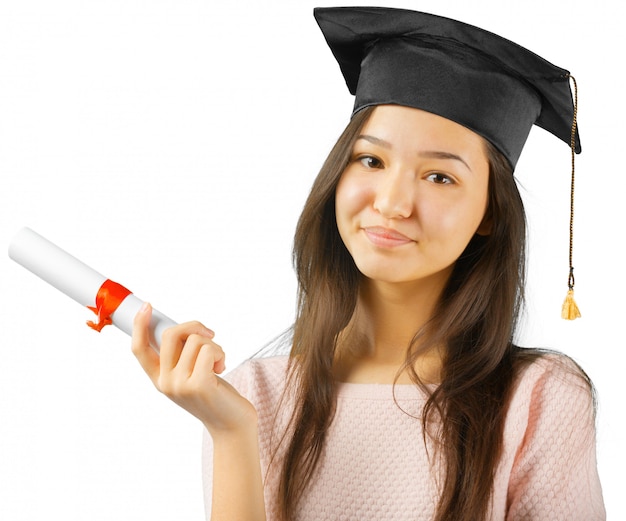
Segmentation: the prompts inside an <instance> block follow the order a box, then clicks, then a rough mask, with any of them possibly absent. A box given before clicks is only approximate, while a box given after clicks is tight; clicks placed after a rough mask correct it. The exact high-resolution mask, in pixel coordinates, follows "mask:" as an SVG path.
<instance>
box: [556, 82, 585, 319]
mask: <svg viewBox="0 0 626 521" xmlns="http://www.w3.org/2000/svg"><path fill="white" fill-rule="evenodd" d="M569 78H571V80H572V82H573V83H574V119H573V121H572V134H571V141H570V148H571V150H572V185H571V191H570V213H569V277H568V280H567V286H568V288H569V290H568V291H567V296H566V297H565V302H563V307H562V308H561V317H562V318H564V319H566V320H575V319H577V318H579V317H580V316H581V315H580V310H579V309H578V305H577V304H576V301H575V300H574V265H573V261H572V259H573V253H574V180H575V175H574V172H575V169H574V164H575V157H576V125H577V116H578V86H577V85H576V79H575V78H574V76H572V75H571V74H570V75H569Z"/></svg>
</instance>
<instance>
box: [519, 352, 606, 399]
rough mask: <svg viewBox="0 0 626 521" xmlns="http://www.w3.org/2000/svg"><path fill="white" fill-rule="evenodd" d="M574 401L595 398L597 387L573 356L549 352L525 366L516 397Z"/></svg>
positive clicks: (520, 373)
mask: <svg viewBox="0 0 626 521" xmlns="http://www.w3.org/2000/svg"><path fill="white" fill-rule="evenodd" d="M516 397H517V398H518V399H519V398H523V399H526V400H528V401H530V402H537V401H554V400H558V401H559V402H561V405H563V403H562V401H563V400H565V401H573V400H580V399H584V401H585V402H588V403H590V402H591V401H593V399H594V389H593V385H592V383H591V381H590V380H589V377H588V376H587V374H586V373H585V372H584V370H583V369H582V368H581V367H580V366H579V365H578V364H577V363H576V362H575V361H574V360H573V359H571V358H570V357H568V356H566V355H564V354H560V353H556V352H545V353H543V354H541V355H540V356H539V357H538V358H537V359H535V360H534V361H532V362H530V363H528V364H526V365H525V366H523V367H522V368H521V369H520V371H519V374H518V376H517V380H516V383H515V388H514V394H513V399H515V398H516Z"/></svg>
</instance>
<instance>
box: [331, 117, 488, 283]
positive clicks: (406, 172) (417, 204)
mask: <svg viewBox="0 0 626 521" xmlns="http://www.w3.org/2000/svg"><path fill="white" fill-rule="evenodd" d="M488 185H489V163H488V160H487V155H486V151H485V145H484V141H483V138H481V137H480V136H479V135H478V134H475V133H474V132H472V131H471V130H469V129H467V128H465V127H463V126H461V125H459V124H457V123H454V122H452V121H450V120H448V119H445V118H442V117H440V116H437V115H434V114H431V113H428V112H424V111H422V110H418V109H414V108H409V107H403V106H399V105H381V106H378V107H376V109H375V110H374V111H373V113H372V115H371V116H370V118H369V120H368V121H367V123H366V124H365V126H364V127H363V128H362V130H361V132H360V134H359V137H358V138H357V140H356V143H355V145H354V148H353V150H352V155H351V159H350V162H349V163H348V166H347V167H346V169H345V170H344V172H343V174H342V176H341V179H340V180H339V184H338V186H337V191H336V198H335V206H336V215H337V226H338V228H339V233H340V235H341V238H342V239H343V242H344V244H345V245H346V247H347V249H348V251H349V252H350V254H351V255H352V257H353V259H354V261H355V263H356V265H357V267H358V268H359V270H360V271H361V273H363V274H364V275H365V276H366V277H368V278H370V279H373V280H379V281H386V282H412V281H418V280H420V279H424V278H428V277H433V276H437V277H445V280H447V278H448V276H449V274H450V273H451V270H452V267H453V265H454V263H455V261H456V260H457V259H458V258H459V256H460V255H461V253H462V252H463V250H464V249H465V247H466V246H467V244H468V243H469V241H470V239H471V238H472V237H473V236H474V234H475V233H480V234H487V233H489V223H487V222H484V217H485V211H486V208H487V201H488Z"/></svg>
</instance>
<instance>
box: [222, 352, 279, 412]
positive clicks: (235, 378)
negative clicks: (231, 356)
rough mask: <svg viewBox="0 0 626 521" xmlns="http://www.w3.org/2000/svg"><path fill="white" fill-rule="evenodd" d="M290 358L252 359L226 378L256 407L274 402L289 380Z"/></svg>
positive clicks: (225, 377)
mask: <svg viewBox="0 0 626 521" xmlns="http://www.w3.org/2000/svg"><path fill="white" fill-rule="evenodd" d="M288 364H289V357H288V356H272V357H267V358H252V359H249V360H247V361H245V362H244V363H242V364H241V365H239V366H238V367H236V368H235V369H233V370H232V371H230V372H229V373H227V374H226V376H224V379H225V380H226V381H228V382H229V383H230V384H231V385H232V386H233V387H234V388H235V389H237V391H238V392H239V393H240V394H241V395H242V396H244V397H245V398H247V399H248V400H250V401H251V402H252V403H254V404H255V405H259V404H260V403H267V402H274V401H275V398H276V397H279V396H280V395H281V394H282V391H283V390H284V387H285V382H286V379H287V371H288Z"/></svg>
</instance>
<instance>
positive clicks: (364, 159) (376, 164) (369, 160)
mask: <svg viewBox="0 0 626 521" xmlns="http://www.w3.org/2000/svg"><path fill="white" fill-rule="evenodd" d="M357 161H358V162H359V163H361V164H362V165H363V166H364V167H365V168H382V167H383V162H382V161H381V160H380V159H378V158H377V157H374V156H360V157H358V158H357Z"/></svg>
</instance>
